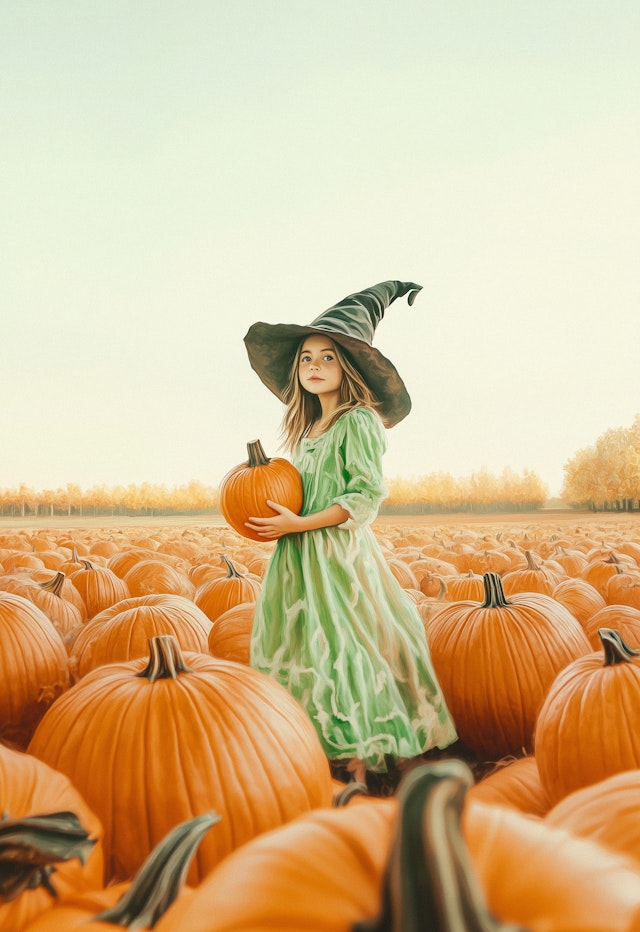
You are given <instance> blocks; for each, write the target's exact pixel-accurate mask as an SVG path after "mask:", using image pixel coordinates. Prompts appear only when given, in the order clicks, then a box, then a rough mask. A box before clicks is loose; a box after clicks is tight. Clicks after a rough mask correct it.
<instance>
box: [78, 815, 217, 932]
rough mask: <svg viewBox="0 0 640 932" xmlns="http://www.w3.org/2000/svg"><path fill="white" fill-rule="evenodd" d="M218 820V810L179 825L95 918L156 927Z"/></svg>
mask: <svg viewBox="0 0 640 932" xmlns="http://www.w3.org/2000/svg"><path fill="white" fill-rule="evenodd" d="M219 821H220V816H219V815H217V813H215V812H205V813H204V814H203V815H199V816H196V817H195V818H194V819H189V820H188V821H186V822H182V823H181V824H180V825H177V826H176V827H175V828H174V829H172V830H171V831H170V832H169V833H168V834H167V835H165V837H164V838H163V839H162V841H161V842H159V843H158V844H157V845H156V847H155V848H154V849H153V851H152V852H151V854H150V855H149V856H148V857H147V859H146V860H145V862H144V863H143V865H142V867H141V868H140V870H139V871H138V873H137V874H136V875H135V877H134V878H133V881H132V883H131V886H130V887H129V889H128V890H127V891H126V893H124V894H123V895H122V896H121V897H120V899H119V900H118V902H117V903H116V905H115V906H110V907H109V909H105V910H104V911H103V912H101V913H99V914H98V915H97V916H93V921H94V922H109V923H112V924H113V925H119V926H124V928H125V929H153V927H154V926H155V924H156V923H157V922H158V921H159V920H160V919H161V918H162V917H163V916H164V914H165V913H166V911H167V910H168V909H169V907H170V906H171V904H172V903H174V902H175V900H176V899H177V898H178V895H179V893H180V891H181V890H182V887H183V886H184V882H185V878H186V876H187V871H188V870H189V866H190V864H191V861H192V859H193V855H194V854H195V851H196V848H197V847H198V845H199V844H200V842H201V840H202V837H203V835H204V834H205V832H208V831H209V829H210V828H211V826H212V825H215V824H216V822H219Z"/></svg>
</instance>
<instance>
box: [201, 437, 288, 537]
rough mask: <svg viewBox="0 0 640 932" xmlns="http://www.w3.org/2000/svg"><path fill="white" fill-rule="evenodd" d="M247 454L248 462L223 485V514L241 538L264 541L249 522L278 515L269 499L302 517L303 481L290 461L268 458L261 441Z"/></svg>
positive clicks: (234, 469) (235, 468)
mask: <svg viewBox="0 0 640 932" xmlns="http://www.w3.org/2000/svg"><path fill="white" fill-rule="evenodd" d="M247 453H248V457H249V458H248V460H246V462H244V463H240V465H239V466H235V467H234V468H233V469H231V470H230V471H229V472H228V473H227V474H226V476H225V477H224V478H223V480H222V482H221V483H220V487H219V489H218V494H219V505H220V511H221V512H222V514H223V516H224V518H225V520H226V521H227V522H228V523H229V524H230V525H231V527H232V528H233V529H234V531H237V532H238V534H241V535H242V536H243V537H247V538H249V540H257V541H262V538H261V537H259V536H258V534H256V533H255V532H254V531H251V530H250V529H249V528H248V527H246V526H245V521H247V520H248V519H249V518H251V517H257V518H269V517H271V516H273V515H275V513H276V512H275V511H274V510H273V509H272V508H269V506H268V505H267V499H269V500H270V501H272V502H277V503H278V504H279V505H284V506H285V507H286V508H289V509H290V510H291V511H293V512H295V513H296V514H298V513H299V512H300V509H301V508H302V479H301V478H300V473H299V472H298V470H297V469H296V468H295V466H294V465H293V463H290V462H289V460H286V459H283V458H281V457H268V456H267V455H266V453H265V452H264V449H263V447H262V444H261V443H260V441H259V440H252V441H250V442H249V443H248V444H247Z"/></svg>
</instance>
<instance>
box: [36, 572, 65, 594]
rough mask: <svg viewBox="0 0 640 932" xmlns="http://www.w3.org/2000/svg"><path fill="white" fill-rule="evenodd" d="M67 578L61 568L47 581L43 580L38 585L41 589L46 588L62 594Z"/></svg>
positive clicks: (48, 590)
mask: <svg viewBox="0 0 640 932" xmlns="http://www.w3.org/2000/svg"><path fill="white" fill-rule="evenodd" d="M65 579H66V576H65V574H64V573H63V572H62V571H61V570H58V572H57V573H56V575H55V576H52V577H51V579H47V580H45V582H41V583H39V584H38V585H39V586H40V588H41V589H45V590H46V591H47V592H53V594H54V595H60V593H61V591H62V587H63V586H64V581H65Z"/></svg>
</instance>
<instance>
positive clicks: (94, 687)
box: [29, 635, 332, 883]
mask: <svg viewBox="0 0 640 932" xmlns="http://www.w3.org/2000/svg"><path fill="white" fill-rule="evenodd" d="M149 647H150V652H151V656H150V657H149V658H141V659H140V658H139V659H137V660H130V661H127V662H123V663H111V664H106V665H104V666H101V667H98V668H97V669H95V670H92V671H91V672H89V673H87V674H86V676H84V677H83V678H82V679H81V680H80V681H79V682H78V683H76V684H75V686H72V687H71V689H69V690H68V691H67V692H66V693H65V695H63V696H61V697H60V699H59V700H58V701H57V702H56V703H55V704H54V705H53V706H52V707H51V708H50V709H49V710H48V713H47V714H45V716H44V718H43V720H42V721H41V722H40V725H39V727H38V728H37V730H36V732H35V734H34V736H33V739H32V741H31V743H30V745H29V752H30V753H31V754H33V755H34V756H35V757H38V758H40V760H43V761H45V762H46V763H48V764H49V765H50V766H52V767H55V768H56V769H57V770H60V771H61V772H62V773H65V774H66V775H67V776H68V777H69V778H70V779H71V780H72V781H73V783H74V784H75V785H76V787H77V788H78V790H79V791H80V792H81V793H82V794H83V795H84V797H85V799H86V800H87V803H88V804H89V805H90V806H91V807H92V809H93V810H94V812H95V813H96V815H97V816H98V817H99V818H100V819H101V820H102V823H103V826H104V832H105V834H104V848H105V861H106V872H107V873H106V879H107V880H109V879H116V880H124V879H127V878H128V877H130V876H132V874H133V873H134V872H135V871H136V870H137V869H138V868H139V867H140V865H141V864H142V862H143V861H144V859H145V858H146V856H147V855H148V854H149V852H150V851H151V849H152V848H153V846H154V845H155V844H157V842H159V841H160V839H162V838H163V837H164V836H165V835H166V833H167V832H168V831H170V830H171V829H172V828H173V827H174V826H175V825H177V824H179V823H180V822H183V821H185V820H187V819H190V818H192V817H193V816H196V815H199V814H200V813H202V812H207V811H209V810H210V809H213V810H215V811H216V812H217V813H218V814H219V815H220V816H221V819H220V824H219V825H217V826H216V829H215V831H213V832H210V833H209V835H208V837H207V838H206V839H205V840H204V842H203V843H202V845H201V846H200V848H199V850H198V855H197V858H196V862H195V863H194V865H193V866H192V869H191V872H190V876H189V882H190V883H197V882H198V881H199V880H200V879H201V878H202V877H204V875H205V874H206V873H207V872H208V871H209V870H211V869H212V867H213V866H214V865H216V864H217V863H218V861H220V860H221V859H222V858H224V857H225V856H226V855H227V854H229V852H231V851H232V850H234V849H235V848H236V847H238V845H241V844H243V843H244V842H246V841H247V840H249V839H251V838H253V836H254V835H258V834H260V833H261V832H264V831H267V830H268V829H271V828H273V827H275V826H279V825H280V824H281V823H283V822H287V821H288V820H289V819H292V818H294V817H295V816H297V815H299V814H300V813H302V812H306V811H307V810H310V809H313V808H314V807H316V806H328V805H330V804H331V799H332V783H331V776H330V770H329V764H328V762H327V759H326V757H325V755H324V753H323V750H322V747H321V745H320V741H319V739H318V736H317V734H316V731H315V728H314V726H313V724H312V722H311V720H310V719H309V717H308V716H307V714H306V712H305V711H304V710H303V709H302V707H301V706H300V705H299V704H298V703H297V702H296V700H295V699H294V698H293V697H292V696H291V695H290V693H289V692H287V690H286V689H285V688H284V687H283V686H280V684H279V683H277V682H276V681H275V680H273V679H271V678H270V677H268V676H266V675H264V674H262V673H259V672H258V671H257V670H253V669H252V668H251V667H247V666H245V665H243V664H239V663H233V662H231V661H226V660H218V659H216V658H214V657H211V656H209V655H207V654H204V653H198V652H195V651H188V652H187V651H185V652H184V653H183V652H182V651H181V650H180V648H179V646H178V642H177V640H176V638H175V637H173V636H172V635H159V636H157V637H154V638H151V640H150V642H149Z"/></svg>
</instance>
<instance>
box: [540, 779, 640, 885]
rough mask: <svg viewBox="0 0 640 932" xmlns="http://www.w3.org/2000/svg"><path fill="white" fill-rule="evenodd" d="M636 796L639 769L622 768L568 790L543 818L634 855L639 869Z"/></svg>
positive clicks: (639, 786) (639, 787)
mask: <svg viewBox="0 0 640 932" xmlns="http://www.w3.org/2000/svg"><path fill="white" fill-rule="evenodd" d="M638 799H640V769H638V770H623V771H622V772H621V773H616V774H614V775H613V776H611V777H606V778H605V779H604V780H599V781H598V782H597V783H591V784H590V785H589V786H584V787H582V789H579V790H575V791H574V792H573V793H569V794H568V795H567V796H565V797H564V798H563V799H561V800H560V802H559V803H556V805H555V806H554V807H553V808H552V809H550V810H549V812H548V813H547V814H546V817H545V821H546V822H547V824H548V825H556V826H558V827H559V828H564V829H568V831H570V832H573V834H574V835H580V836H581V837H584V838H591V839H592V840H593V841H597V842H598V844H600V845H603V846H604V847H605V848H609V849H610V850H611V851H614V852H616V853H617V854H624V855H627V856H629V857H631V858H634V859H635V861H636V862H637V866H638V870H640V806H638Z"/></svg>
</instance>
